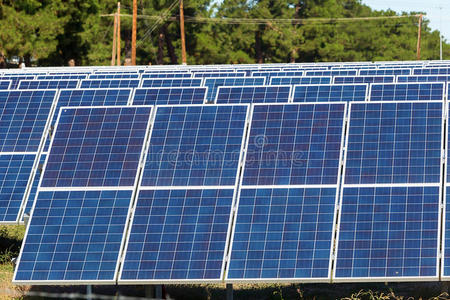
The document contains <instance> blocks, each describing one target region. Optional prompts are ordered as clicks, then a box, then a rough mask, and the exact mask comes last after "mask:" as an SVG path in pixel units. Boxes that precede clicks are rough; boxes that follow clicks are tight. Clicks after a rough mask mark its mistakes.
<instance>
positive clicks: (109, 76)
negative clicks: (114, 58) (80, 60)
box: [88, 73, 140, 79]
mask: <svg viewBox="0 0 450 300" xmlns="http://www.w3.org/2000/svg"><path fill="white" fill-rule="evenodd" d="M139 76H140V75H139V74H137V73H130V74H128V73H117V74H91V75H89V78H88V79H138V78H139Z"/></svg>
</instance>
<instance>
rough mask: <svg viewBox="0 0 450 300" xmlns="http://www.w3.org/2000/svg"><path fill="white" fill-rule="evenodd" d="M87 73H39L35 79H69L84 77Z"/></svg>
mask: <svg viewBox="0 0 450 300" xmlns="http://www.w3.org/2000/svg"><path fill="white" fill-rule="evenodd" d="M87 76H88V75H87V74H59V75H39V76H36V79H37V80H69V79H86V78H87Z"/></svg>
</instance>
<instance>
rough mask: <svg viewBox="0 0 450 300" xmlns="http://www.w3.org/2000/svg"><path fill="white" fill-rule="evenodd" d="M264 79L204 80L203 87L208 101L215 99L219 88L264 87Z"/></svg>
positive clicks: (225, 78) (230, 78)
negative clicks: (206, 92) (206, 89)
mask: <svg viewBox="0 0 450 300" xmlns="http://www.w3.org/2000/svg"><path fill="white" fill-rule="evenodd" d="M264 83H265V79H264V77H228V78H227V77H223V78H205V84H204V85H205V86H207V87H208V95H207V99H208V101H214V100H215V99H216V94H217V89H218V88H219V86H244V85H250V86H251V85H264Z"/></svg>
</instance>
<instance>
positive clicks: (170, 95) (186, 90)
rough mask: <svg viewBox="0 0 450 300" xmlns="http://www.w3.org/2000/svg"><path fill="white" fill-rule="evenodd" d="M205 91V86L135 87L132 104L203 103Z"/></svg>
mask: <svg viewBox="0 0 450 300" xmlns="http://www.w3.org/2000/svg"><path fill="white" fill-rule="evenodd" d="M206 92H207V88H206V87H178V88H177V87H170V88H142V89H136V90H135V93H134V98H133V105H164V104H169V105H171V104H203V103H205V96H206Z"/></svg>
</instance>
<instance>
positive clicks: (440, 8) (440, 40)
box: [439, 6, 442, 60]
mask: <svg viewBox="0 0 450 300" xmlns="http://www.w3.org/2000/svg"><path fill="white" fill-rule="evenodd" d="M439 11H440V12H441V15H440V20H439V59H440V60H442V6H439Z"/></svg>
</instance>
